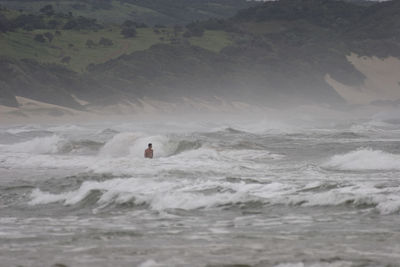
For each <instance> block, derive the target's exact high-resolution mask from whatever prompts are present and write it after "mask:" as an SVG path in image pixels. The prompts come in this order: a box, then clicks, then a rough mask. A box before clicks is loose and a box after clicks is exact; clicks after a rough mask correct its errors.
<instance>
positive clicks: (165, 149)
mask: <svg viewBox="0 0 400 267" xmlns="http://www.w3.org/2000/svg"><path fill="white" fill-rule="evenodd" d="M149 143H152V144H153V147H154V149H156V151H155V157H165V156H168V155H170V154H172V153H173V152H174V151H175V150H176V148H177V144H176V143H173V142H171V140H170V139H169V138H168V137H166V136H162V135H157V136H147V135H145V134H143V133H133V132H124V133H119V134H116V135H115V136H114V137H113V138H112V139H111V140H110V141H108V142H107V143H106V144H105V145H104V147H103V148H102V149H101V151H100V153H99V154H100V156H103V157H127V156H129V157H140V158H143V153H144V149H145V148H146V147H147V145H148V144H149Z"/></svg>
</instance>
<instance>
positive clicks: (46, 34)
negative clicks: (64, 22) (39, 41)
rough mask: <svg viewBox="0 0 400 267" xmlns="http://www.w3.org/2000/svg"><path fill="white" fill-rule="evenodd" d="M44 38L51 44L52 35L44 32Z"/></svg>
mask: <svg viewBox="0 0 400 267" xmlns="http://www.w3.org/2000/svg"><path fill="white" fill-rule="evenodd" d="M44 37H46V38H47V40H49V43H51V42H52V41H53V38H54V35H53V34H52V33H51V32H46V33H45V34H44Z"/></svg>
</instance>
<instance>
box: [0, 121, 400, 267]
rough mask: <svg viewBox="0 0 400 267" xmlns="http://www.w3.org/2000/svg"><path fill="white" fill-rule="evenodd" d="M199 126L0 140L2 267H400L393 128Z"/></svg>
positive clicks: (99, 129)
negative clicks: (148, 155) (148, 154)
mask: <svg viewBox="0 0 400 267" xmlns="http://www.w3.org/2000/svg"><path fill="white" fill-rule="evenodd" d="M194 124H196V123H193V122H192V124H191V123H188V124H186V123H185V124H184V125H181V126H180V124H179V123H171V124H168V125H164V126H163V123H158V124H151V123H148V122H146V123H132V122H130V123H126V124H123V123H121V124H104V125H90V126H85V125H79V126H74V125H60V126H51V127H50V126H40V125H35V126H34V129H32V127H28V128H23V127H15V129H13V130H11V131H8V130H9V129H7V128H5V129H0V139H1V140H0V141H1V142H0V143H1V144H2V145H1V146H0V152H1V153H0V178H1V179H0V213H1V215H2V216H1V218H0V240H1V241H3V240H5V242H0V250H4V251H9V247H12V248H13V251H12V253H8V254H6V253H5V254H2V255H3V256H0V258H3V257H5V258H6V259H7V258H8V259H9V261H8V262H10V261H14V260H15V259H16V258H17V259H21V261H20V262H19V263H20V265H21V266H35V264H32V263H33V261H34V260H38V259H40V260H41V259H44V260H47V261H46V266H47V265H48V266H52V265H53V264H55V263H60V264H61V263H62V264H64V265H66V266H75V265H82V266H90V267H94V266H96V267H97V266H105V265H104V264H103V263H104V262H107V264H108V263H111V264H113V265H116V266H128V265H124V264H121V262H122V261H124V262H125V261H129V264H130V265H135V266H136V265H137V266H139V265H140V264H144V265H149V266H151V265H155V266H196V267H197V266H198V267H203V266H205V265H208V266H221V265H222V266H223V265H228V266H229V265H232V266H233V265H235V264H236V265H240V264H242V265H243V264H244V265H249V266H361V265H370V266H388V265H390V264H392V265H393V266H396V264H397V263H398V262H399V261H400V256H399V255H400V250H398V249H397V243H398V240H399V238H400V236H399V234H398V229H397V228H396V227H397V225H398V215H399V214H400V197H399V195H400V182H399V180H398V175H399V168H398V165H399V164H398V163H399V155H400V150H399V149H398V132H397V131H398V130H397V128H396V127H397V126H396V125H395V124H391V123H390V124H389V123H386V122H384V123H376V122H365V121H364V122H362V125H361V126H360V127H358V128H357V127H355V125H360V124H357V123H356V122H354V123H352V124H350V125H340V127H338V128H329V127H328V128H326V127H323V126H318V127H317V126H314V127H311V128H307V127H304V128H301V127H299V126H298V125H296V126H295V127H292V126H291V125H290V124H289V126H288V124H285V123H282V124H281V125H280V124H279V123H274V122H272V123H270V124H269V123H267V122H263V123H261V124H260V125H257V124H255V123H248V124H246V123H243V124H240V123H236V124H229V123H226V122H224V124H223V126H221V124H220V125H218V124H213V123H204V124H202V125H194ZM191 127H192V128H191ZM148 143H153V147H154V150H155V158H154V159H152V160H149V159H145V158H144V157H143V152H144V149H145V148H146V147H147V144H148ZM377 243H379V246H376V244H377ZM305 247H306V248H307V250H306V251H305V250H304V248H305ZM29 251H31V252H29ZM7 255H11V256H7ZM15 255H17V257H15ZM38 255H40V256H38ZM54 255H57V262H55V261H53V259H54ZM108 255H111V256H110V257H108ZM107 257H108V258H107ZM2 262H3V261H2ZM39 262H40V264H41V265H43V264H42V261H39ZM199 262H200V264H198V263H199ZM47 263H48V264H47ZM203 263H204V264H203Z"/></svg>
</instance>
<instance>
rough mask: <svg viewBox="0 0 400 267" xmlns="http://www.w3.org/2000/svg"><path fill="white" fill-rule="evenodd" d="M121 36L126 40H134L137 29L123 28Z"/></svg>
mask: <svg viewBox="0 0 400 267" xmlns="http://www.w3.org/2000/svg"><path fill="white" fill-rule="evenodd" d="M121 34H122V35H123V36H124V37H125V38H133V37H136V28H135V27H129V28H123V29H122V30H121Z"/></svg>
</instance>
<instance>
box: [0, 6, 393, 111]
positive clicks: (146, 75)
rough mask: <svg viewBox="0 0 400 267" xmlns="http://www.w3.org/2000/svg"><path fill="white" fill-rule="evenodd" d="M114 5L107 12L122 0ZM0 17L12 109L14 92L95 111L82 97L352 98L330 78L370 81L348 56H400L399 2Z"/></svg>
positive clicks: (4, 90) (5, 96) (45, 11)
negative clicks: (133, 15) (192, 15)
mask: <svg viewBox="0 0 400 267" xmlns="http://www.w3.org/2000/svg"><path fill="white" fill-rule="evenodd" d="M25 1H26V0H25ZM181 1H183V0H168V1H165V3H167V2H170V3H171V5H169V6H168V8H167V7H166V6H164V4H162V3H161V0H159V1H158V0H157V1H156V0H152V1H144V0H143V1H141V0H124V1H120V2H118V4H124V5H125V4H129V5H137V6H141V7H143V8H147V9H149V10H150V9H151V10H153V11H154V12H159V13H163V14H167V15H168V16H170V15H171V14H177V13H174V12H173V11H172V10H173V9H174V8H177V7H178V6H179V5H182V2H181ZM16 2H18V1H16ZM32 2H41V1H32ZM194 2H196V1H193V2H191V5H188V6H187V8H189V7H191V8H193V9H194V11H193V12H200V10H202V9H201V6H202V5H203V4H206V3H207V5H208V6H209V8H211V6H212V7H213V8H216V7H215V5H214V4H215V3H216V2H217V1H216V2H212V1H203V3H202V4H200V3H198V2H196V3H197V4H198V6H196V5H194V4H193V3H194ZM61 3H64V1H59V4H60V5H61ZM81 3H85V4H86V5H90V3H91V2H90V1H84V2H81ZM163 3H164V2H163ZM213 3H214V4H213ZM218 3H219V5H227V3H232V2H231V1H228V0H227V1H221V2H218ZM236 3H239V2H236ZM35 4H37V3H35ZM64 4H65V3H64ZM103 4H104V6H102V7H99V11H98V12H100V13H101V12H103V11H104V10H107V8H108V9H109V10H113V8H114V7H113V6H114V5H115V4H116V3H115V2H114V1H104V3H103ZM107 5H108V7H107ZM47 6H48V5H47ZM220 7H221V6H219V8H220ZM189 9H190V8H189ZM220 10H222V9H220ZM0 14H1V15H0V29H2V30H1V31H3V33H2V34H1V40H2V41H1V43H0V48H1V49H0V55H2V56H3V58H2V59H1V60H0V63H1V64H0V72H1V71H2V72H3V73H7V74H3V76H0V85H1V90H0V99H1V103H3V104H6V105H10V106H16V105H17V102H16V100H15V98H14V96H15V95H19V96H25V97H29V98H33V99H36V100H40V101H44V102H48V103H53V104H58V105H64V106H68V107H73V108H77V109H84V108H85V107H84V106H81V105H80V104H79V103H78V102H77V101H76V100H75V98H74V97H73V96H76V97H79V98H80V99H83V100H85V101H87V102H89V103H91V104H101V105H104V104H115V103H118V102H119V101H121V100H122V99H123V100H129V101H136V100H137V99H138V98H143V97H151V98H155V99H160V100H166V99H167V100H168V101H174V99H177V98H179V97H184V96H187V97H190V96H192V97H213V96H222V97H224V98H227V99H231V100H238V99H240V100H245V101H249V102H257V103H260V104H269V105H276V103H281V102H282V101H283V100H284V101H291V100H289V99H291V97H293V99H296V100H295V101H296V103H309V102H315V101H318V102H328V103H342V102H343V99H342V98H341V97H340V96H339V95H338V94H337V93H336V91H335V90H333V88H332V87H330V85H328V84H327V83H326V81H325V78H324V77H325V76H326V74H329V75H330V76H331V77H332V78H334V79H335V80H337V81H339V82H341V83H343V84H346V85H351V86H358V85H360V84H362V83H363V81H364V79H365V77H364V75H363V74H362V73H360V72H359V71H358V70H357V69H355V68H354V66H353V65H352V64H351V63H350V62H349V61H348V60H347V58H346V56H348V55H350V54H351V53H357V54H358V55H361V56H363V55H365V56H378V57H387V56H394V57H400V34H399V33H400V32H399V29H400V27H399V26H400V24H399V23H400V16H399V14H400V3H399V2H398V1H388V2H383V3H375V4H371V3H368V4H364V3H352V2H348V1H346V2H344V1H335V0H280V1H272V2H265V3H261V4H259V5H258V6H254V7H249V8H245V9H243V10H241V11H239V12H238V13H237V14H236V15H235V16H233V17H230V18H226V19H222V18H210V19H204V20H201V21H194V22H191V23H189V24H186V26H183V25H170V26H163V25H147V24H146V23H143V21H132V20H125V21H123V22H122V23H121V24H119V25H117V24H114V23H113V24H109V23H105V22H104V21H99V20H95V19H93V17H91V18H87V17H84V16H77V15H75V13H73V14H69V13H60V12H58V11H57V9H56V8H54V6H53V7H52V8H49V7H46V5H45V6H41V8H40V9H39V13H34V14H31V13H27V12H20V11H16V10H10V9H9V8H7V9H4V8H3V9H2V10H1V12H0ZM96 14H97V12H96ZM121 14H122V13H121ZM221 14H222V13H221ZM21 16H22V18H21ZM210 16H211V15H210ZM175 18H177V19H179V20H180V21H181V22H182V21H186V19H187V18H179V16H178V15H176V16H175ZM26 20H27V21H31V22H35V23H25V22H24V21H26ZM27 27H28V28H27ZM57 95H59V96H62V97H61V98H58V97H57ZM288 96H290V97H288ZM278 100H279V101H278ZM293 101H294V100H293Z"/></svg>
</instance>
